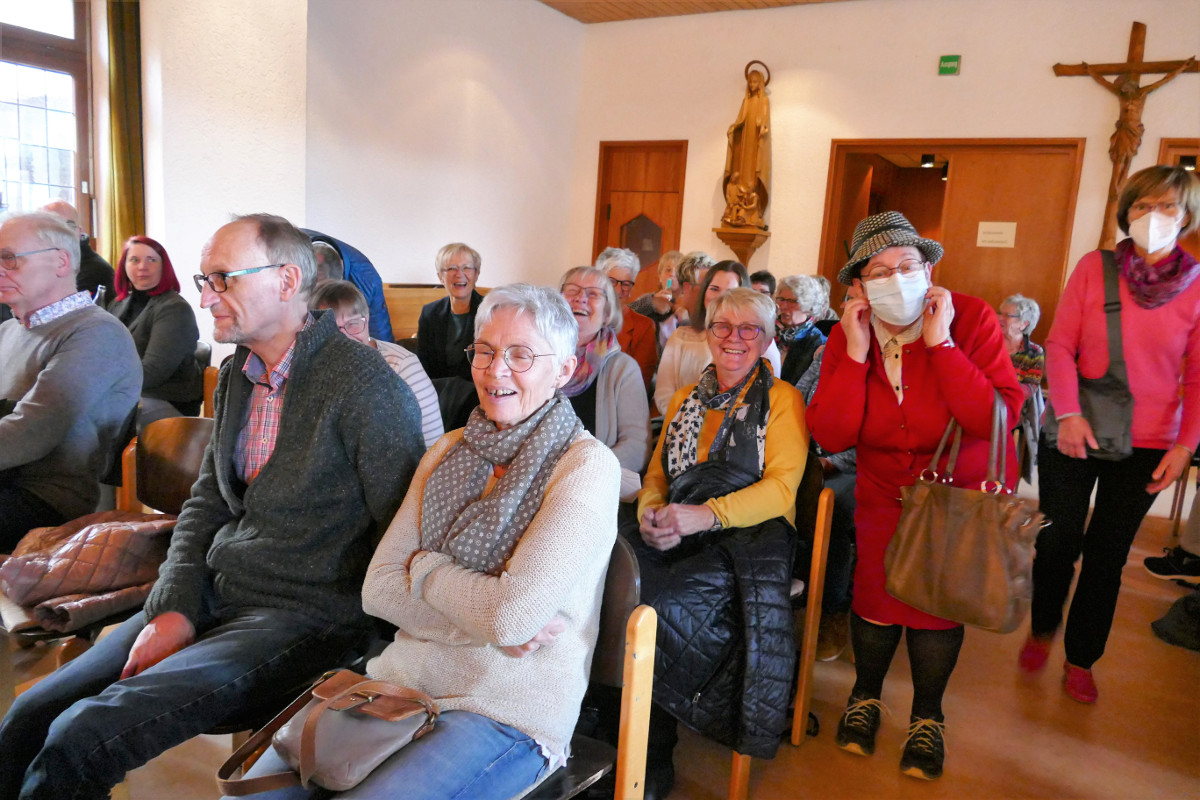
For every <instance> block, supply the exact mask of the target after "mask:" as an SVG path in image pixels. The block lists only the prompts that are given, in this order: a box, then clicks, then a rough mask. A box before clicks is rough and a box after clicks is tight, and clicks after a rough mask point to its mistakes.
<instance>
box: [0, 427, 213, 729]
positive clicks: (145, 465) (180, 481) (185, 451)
mask: <svg viewBox="0 0 1200 800" xmlns="http://www.w3.org/2000/svg"><path fill="white" fill-rule="evenodd" d="M212 428H213V422H212V420H210V419H204V418H202V417H168V418H167V419H161V420H158V421H156V422H152V423H150V424H149V425H147V426H146V430H145V431H144V432H143V434H142V436H141V437H140V438H138V439H134V440H133V441H132V442H130V444H129V446H128V447H126V448H125V452H124V453H123V454H122V457H121V464H122V481H121V486H120V488H119V489H118V490H117V510H118V511H159V512H162V513H165V514H178V513H179V511H180V509H182V507H183V503H184V501H185V500H187V499H188V497H189V496H191V491H192V484H193V483H195V482H196V478H197V477H198V476H199V474H200V462H201V460H202V458H203V456H204V448H205V447H206V446H207V445H208V440H209V439H210V438H211V437H212ZM0 606H2V608H0V610H2V611H3V616H4V625H3V627H2V628H0V630H2V631H3V634H4V636H5V637H6V638H7V639H9V640H11V643H10V642H8V641H5V642H4V643H3V645H4V652H3V654H2V655H0V658H2V659H3V661H4V664H3V666H2V667H0V681H2V683H0V712H3V711H7V709H8V705H9V704H10V703H11V702H12V699H13V697H14V696H16V695H19V694H21V692H23V691H25V690H26V689H28V688H29V687H30V686H32V685H33V684H34V683H36V682H37V680H38V679H34V680H31V681H27V682H26V683H23V684H21V685H20V686H17V687H13V685H12V662H11V658H12V649H11V644H16V645H17V646H18V647H32V646H34V645H36V644H39V643H51V642H55V643H58V648H59V649H58V652H57V653H56V654H55V666H56V667H61V666H62V665H63V664H65V663H67V662H68V661H70V660H72V659H74V658H77V657H78V656H79V655H80V654H82V653H83V652H85V651H86V650H87V649H88V648H90V647H91V646H92V644H94V643H95V641H96V639H97V637H98V636H99V635H100V632H101V631H102V630H104V628H106V627H107V626H109V625H112V624H115V623H118V622H122V621H124V620H125V619H127V618H128V617H129V616H130V615H131V614H132V613H133V612H129V613H125V614H120V615H117V616H114V617H110V618H109V619H106V620H102V621H100V622H97V623H95V624H93V625H89V626H87V627H86V628H83V629H81V630H79V631H72V632H70V633H61V632H59V631H48V630H45V629H44V628H40V627H38V628H25V629H23V630H21V631H19V632H16V631H12V630H10V629H9V628H10V625H12V624H13V622H14V621H15V620H16V619H17V614H18V613H19V612H20V609H18V608H16V607H15V606H14V605H13V604H11V603H7V601H5V602H4V603H0Z"/></svg>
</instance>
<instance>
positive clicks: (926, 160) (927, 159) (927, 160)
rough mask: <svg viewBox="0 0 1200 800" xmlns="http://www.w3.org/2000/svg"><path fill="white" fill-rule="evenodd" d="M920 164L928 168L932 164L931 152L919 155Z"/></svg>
mask: <svg viewBox="0 0 1200 800" xmlns="http://www.w3.org/2000/svg"><path fill="white" fill-rule="evenodd" d="M921 166H922V167H925V168H926V169H929V168H931V167H932V166H933V153H925V154H924V155H922V156H921Z"/></svg>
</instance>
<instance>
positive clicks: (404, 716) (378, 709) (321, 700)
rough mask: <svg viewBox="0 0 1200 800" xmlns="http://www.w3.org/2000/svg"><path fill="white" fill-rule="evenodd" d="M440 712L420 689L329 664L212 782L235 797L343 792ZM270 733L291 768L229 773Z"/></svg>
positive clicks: (422, 732) (424, 730) (430, 726)
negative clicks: (315, 789) (291, 790)
mask: <svg viewBox="0 0 1200 800" xmlns="http://www.w3.org/2000/svg"><path fill="white" fill-rule="evenodd" d="M439 714H440V710H439V709H438V706H437V703H435V702H434V701H433V698H431V697H430V696H429V695H427V694H425V693H424V692H419V691H417V690H416V689H406V688H404V687H402V686H396V685H394V684H391V683H388V682H387V681H379V680H372V679H371V678H368V677H366V676H365V675H359V674H358V673H357V672H352V671H350V670H348V669H343V670H336V671H334V672H328V673H326V674H325V675H324V676H323V677H322V678H321V679H320V680H318V681H317V682H316V683H314V684H313V685H312V686H311V687H310V688H308V689H306V690H305V692H304V694H302V695H300V696H299V697H298V698H296V700H295V701H294V702H293V703H292V704H291V705H289V706H288V707H287V708H285V709H284V710H283V711H281V712H280V713H279V714H278V715H277V716H276V717H275V719H273V720H271V721H270V722H269V723H267V724H266V726H265V727H263V729H262V730H260V731H258V732H257V733H255V734H254V735H253V736H251V737H250V738H249V739H248V740H247V741H246V743H245V744H243V745H242V746H241V747H239V748H238V749H237V750H236V751H235V752H234V753H233V755H231V756H230V757H229V758H228V759H227V760H226V761H225V763H224V764H222V765H221V768H220V769H219V770H217V784H218V785H219V786H220V788H221V792H222V793H224V794H226V795H230V796H233V797H241V796H243V795H248V794H257V793H258V792H266V791H269V790H272V789H282V788H284V787H288V786H303V787H304V788H306V789H309V788H312V786H313V784H315V785H317V786H320V787H322V788H325V789H331V790H333V791H336V792H342V791H345V790H347V789H351V788H353V787H355V786H357V785H358V784H359V783H360V782H361V781H362V780H363V779H364V778H366V777H367V776H368V775H370V774H371V771H372V770H374V769H375V768H376V767H378V766H379V765H380V764H382V763H383V762H384V761H385V760H386V759H387V758H388V757H389V756H391V755H392V754H393V753H395V752H396V751H397V750H399V749H400V748H402V747H404V746H405V745H406V744H408V743H409V742H411V741H414V740H416V739H419V738H421V737H422V736H424V735H425V734H426V733H428V732H429V731H430V730H432V729H433V726H434V723H435V722H437V718H438V715H439ZM268 741H271V743H272V745H273V746H274V748H275V752H277V753H278V754H279V755H280V757H281V758H283V760H284V761H286V762H287V763H288V766H290V767H291V768H292V769H293V770H295V771H294V772H276V773H274V774H272V775H260V776H258V777H255V778H234V777H232V776H233V774H234V773H235V772H236V771H237V770H238V769H239V768H240V767H241V766H242V764H243V763H244V762H245V761H246V760H247V759H248V758H249V757H250V755H251V754H252V753H254V752H256V751H258V750H259V749H260V748H263V747H265V746H266V744H267V742H268Z"/></svg>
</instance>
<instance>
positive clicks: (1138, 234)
mask: <svg viewBox="0 0 1200 800" xmlns="http://www.w3.org/2000/svg"><path fill="white" fill-rule="evenodd" d="M1182 225H1183V217H1182V216H1180V217H1168V216H1167V215H1166V214H1164V213H1162V212H1161V211H1151V212H1150V213H1149V214H1145V215H1143V216H1141V217H1138V218H1137V219H1135V220H1134V221H1133V222H1130V223H1129V235H1130V236H1131V237H1133V243H1134V244H1136V245H1137V246H1138V247H1140V248H1142V249H1143V250H1145V251H1146V252H1147V253H1157V252H1158V251H1159V250H1166V249H1167V248H1168V247H1173V246H1174V245H1175V240H1176V239H1177V238H1178V237H1179V229H1180V228H1181V227H1182Z"/></svg>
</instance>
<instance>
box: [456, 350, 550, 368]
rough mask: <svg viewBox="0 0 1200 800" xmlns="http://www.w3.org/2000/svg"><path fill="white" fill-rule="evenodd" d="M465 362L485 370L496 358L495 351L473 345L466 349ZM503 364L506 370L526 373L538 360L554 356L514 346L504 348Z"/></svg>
mask: <svg viewBox="0 0 1200 800" xmlns="http://www.w3.org/2000/svg"><path fill="white" fill-rule="evenodd" d="M466 352H467V360H468V361H470V362H471V366H472V367H474V368H475V369H487V368H488V367H490V366H491V365H492V359H494V358H495V357H496V350H495V349H493V348H491V347H488V346H487V345H486V344H473V345H471V346H469V347H468V348H467V349H466ZM503 355H504V363H505V364H508V368H509V369H511V370H512V371H513V372H528V371H529V370H531V369H533V364H534V362H535V361H537V360H538V359H539V358H546V357H548V356H552V355H554V354H553V353H535V352H533V348H531V347H526V346H525V345H523V344H514V345H512V346H511V347H506V348H505V349H504V351H503Z"/></svg>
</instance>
